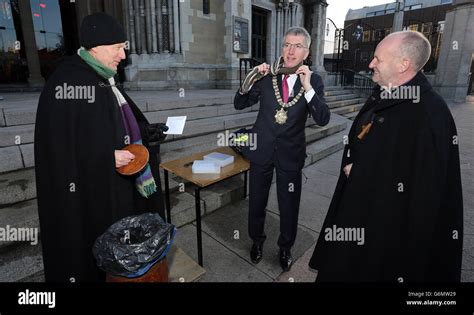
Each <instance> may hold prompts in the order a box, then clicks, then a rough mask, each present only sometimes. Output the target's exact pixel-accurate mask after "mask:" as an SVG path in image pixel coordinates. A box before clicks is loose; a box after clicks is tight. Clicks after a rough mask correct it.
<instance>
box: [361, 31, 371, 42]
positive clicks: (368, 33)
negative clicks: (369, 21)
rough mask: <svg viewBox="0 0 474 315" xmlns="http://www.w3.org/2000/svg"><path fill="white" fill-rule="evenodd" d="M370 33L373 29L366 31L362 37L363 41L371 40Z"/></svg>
mask: <svg viewBox="0 0 474 315" xmlns="http://www.w3.org/2000/svg"><path fill="white" fill-rule="evenodd" d="M370 33H371V31H364V37H363V38H362V41H363V42H370Z"/></svg>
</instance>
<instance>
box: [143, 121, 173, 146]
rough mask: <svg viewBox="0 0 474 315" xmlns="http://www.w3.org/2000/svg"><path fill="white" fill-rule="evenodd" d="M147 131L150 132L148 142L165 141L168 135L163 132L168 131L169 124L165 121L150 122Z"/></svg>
mask: <svg viewBox="0 0 474 315" xmlns="http://www.w3.org/2000/svg"><path fill="white" fill-rule="evenodd" d="M146 131H147V133H148V135H147V136H148V142H163V141H164V140H165V139H166V136H167V134H164V133H163V132H165V131H168V126H166V124H163V123H157V124H149V125H148V126H147V127H146Z"/></svg>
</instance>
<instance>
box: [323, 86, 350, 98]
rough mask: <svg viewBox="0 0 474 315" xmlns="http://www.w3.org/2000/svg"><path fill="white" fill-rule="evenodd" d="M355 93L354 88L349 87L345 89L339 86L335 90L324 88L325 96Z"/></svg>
mask: <svg viewBox="0 0 474 315" xmlns="http://www.w3.org/2000/svg"><path fill="white" fill-rule="evenodd" d="M352 93H354V91H353V90H349V89H343V88H340V87H339V88H337V89H333V90H328V89H327V88H324V96H325V97H329V96H335V95H347V94H352Z"/></svg>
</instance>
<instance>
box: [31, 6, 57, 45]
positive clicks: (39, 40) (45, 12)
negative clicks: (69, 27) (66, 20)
mask: <svg viewBox="0 0 474 315" xmlns="http://www.w3.org/2000/svg"><path fill="white" fill-rule="evenodd" d="M30 4H31V15H32V17H33V27H34V31H35V39H36V46H37V48H38V50H45V51H47V52H50V51H56V50H60V49H61V48H62V46H63V29H62V23H61V13H60V9H59V1H56V2H55V1H48V2H46V1H40V0H30Z"/></svg>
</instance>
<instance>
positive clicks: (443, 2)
mask: <svg viewBox="0 0 474 315" xmlns="http://www.w3.org/2000/svg"><path fill="white" fill-rule="evenodd" d="M448 3H453V0H441V4H448Z"/></svg>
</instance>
